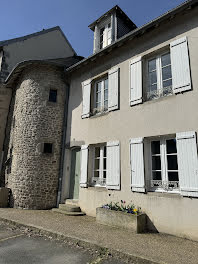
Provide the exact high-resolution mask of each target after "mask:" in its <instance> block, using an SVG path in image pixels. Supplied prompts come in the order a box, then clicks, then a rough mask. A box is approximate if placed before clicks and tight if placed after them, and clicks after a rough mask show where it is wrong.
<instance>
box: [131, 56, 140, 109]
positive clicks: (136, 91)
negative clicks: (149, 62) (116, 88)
mask: <svg viewBox="0 0 198 264" xmlns="http://www.w3.org/2000/svg"><path fill="white" fill-rule="evenodd" d="M140 103H142V57H141V56H140V57H137V58H135V59H133V60H131V61H130V105H131V106H132V105H136V104H140Z"/></svg>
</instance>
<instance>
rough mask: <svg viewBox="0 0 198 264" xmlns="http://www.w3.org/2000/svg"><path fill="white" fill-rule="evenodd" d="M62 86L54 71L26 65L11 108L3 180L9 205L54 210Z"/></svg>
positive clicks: (59, 153)
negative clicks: (6, 188) (8, 193)
mask: <svg viewBox="0 0 198 264" xmlns="http://www.w3.org/2000/svg"><path fill="white" fill-rule="evenodd" d="M65 94H66V85H65V82H64V80H63V73H62V72H61V70H60V69H59V68H58V67H55V66H54V67H53V66H47V65H39V64H38V65H34V66H31V67H30V66H29V67H28V69H26V70H24V71H23V73H22V76H21V77H20V79H19V80H18V83H17V86H16V89H15V96H13V100H12V103H11V107H10V109H13V110H12V111H10V115H11V118H10V119H11V126H10V140H9V147H8V155H7V167H6V172H5V178H6V181H7V187H9V188H10V189H11V193H12V199H11V206H13V207H15V208H27V209H49V208H52V207H55V206H56V199H57V191H58V178H59V169H60V156H61V142H62V131H63V116H64V104H65Z"/></svg>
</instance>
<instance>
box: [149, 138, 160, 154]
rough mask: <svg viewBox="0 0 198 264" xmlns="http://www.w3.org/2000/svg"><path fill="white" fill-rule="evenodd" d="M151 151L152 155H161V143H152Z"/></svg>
mask: <svg viewBox="0 0 198 264" xmlns="http://www.w3.org/2000/svg"><path fill="white" fill-rule="evenodd" d="M151 151H152V154H160V141H152V142H151Z"/></svg>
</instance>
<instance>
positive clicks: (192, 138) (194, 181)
mask: <svg viewBox="0 0 198 264" xmlns="http://www.w3.org/2000/svg"><path fill="white" fill-rule="evenodd" d="M176 138H177V156H178V169H179V185H180V190H181V194H182V195H184V196H194V197H198V159H197V142H196V133H195V132H183V133H177V134H176Z"/></svg>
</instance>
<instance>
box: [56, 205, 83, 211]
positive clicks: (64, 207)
mask: <svg viewBox="0 0 198 264" xmlns="http://www.w3.org/2000/svg"><path fill="white" fill-rule="evenodd" d="M59 209H60V210H63V211H67V212H81V209H80V207H79V206H76V205H70V204H59Z"/></svg>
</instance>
